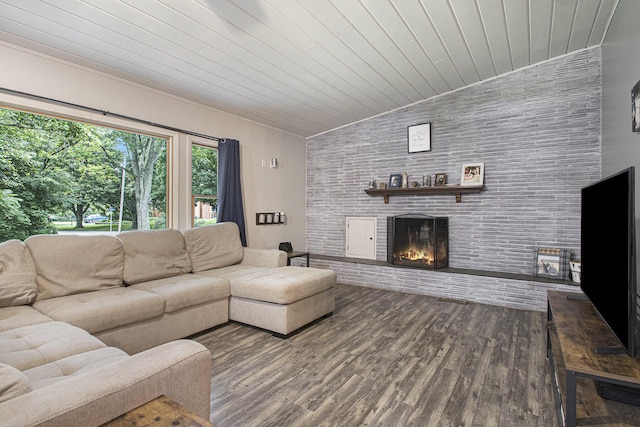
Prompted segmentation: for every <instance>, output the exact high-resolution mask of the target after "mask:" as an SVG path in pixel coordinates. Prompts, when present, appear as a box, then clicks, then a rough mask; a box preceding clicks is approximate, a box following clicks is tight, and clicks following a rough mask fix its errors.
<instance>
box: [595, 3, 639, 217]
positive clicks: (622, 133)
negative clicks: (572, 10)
mask: <svg viewBox="0 0 640 427" xmlns="http://www.w3.org/2000/svg"><path fill="white" fill-rule="evenodd" d="M638 17H640V2H639V1H630V0H626V1H625V0H623V1H620V3H619V4H618V7H617V9H616V12H615V15H614V17H613V20H612V22H611V25H610V26H609V30H608V32H607V35H606V38H605V41H604V44H603V46H602V176H603V177H605V176H608V175H611V174H613V173H615V172H617V171H619V170H621V169H624V168H627V167H629V166H636V168H637V169H638V170H637V171H636V175H640V133H633V132H631V88H632V87H633V86H634V85H635V84H636V83H637V82H638V80H640V54H639V52H638V47H639V46H640V24H639V22H638ZM636 179H638V177H636ZM636 191H640V185H637V184H636ZM639 194H640V193H636V200H640V197H638V196H639ZM636 213H637V214H638V213H640V209H638V208H637V207H636Z"/></svg>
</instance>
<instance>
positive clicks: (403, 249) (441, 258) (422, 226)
mask: <svg viewBox="0 0 640 427" xmlns="http://www.w3.org/2000/svg"><path fill="white" fill-rule="evenodd" d="M387 239H388V240H387V262H389V263H390V264H396V265H405V266H409V267H416V268H433V269H435V268H446V267H448V266H449V218H447V217H435V216H429V215H414V214H410V215H399V216H390V217H387Z"/></svg>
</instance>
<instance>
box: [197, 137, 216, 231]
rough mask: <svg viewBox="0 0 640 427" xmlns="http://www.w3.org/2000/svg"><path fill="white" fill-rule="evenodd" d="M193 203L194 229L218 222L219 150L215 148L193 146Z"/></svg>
mask: <svg viewBox="0 0 640 427" xmlns="http://www.w3.org/2000/svg"><path fill="white" fill-rule="evenodd" d="M191 202H192V206H193V224H192V226H193V227H202V226H203V225H210V224H214V223H215V222H216V219H217V216H218V212H217V209H218V150H217V149H216V148H215V147H210V146H206V145H200V144H193V145H192V146H191Z"/></svg>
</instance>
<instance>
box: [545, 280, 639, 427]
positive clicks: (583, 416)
mask: <svg viewBox="0 0 640 427" xmlns="http://www.w3.org/2000/svg"><path fill="white" fill-rule="evenodd" d="M579 295H580V294H576V293H571V292H560V291H548V292H547V304H548V311H547V357H549V359H550V361H551V362H552V363H551V366H552V373H553V375H554V379H555V385H556V390H555V391H556V398H557V403H558V416H559V421H560V425H562V422H563V421H564V424H565V425H566V426H575V425H581V424H582V425H590V426H600V425H607V426H629V425H640V407H638V406H634V405H629V404H625V403H621V402H617V401H614V400H608V399H603V398H602V397H600V396H599V395H598V393H597V389H596V384H602V385H609V384H610V385H614V386H616V385H617V386H623V387H627V388H630V389H633V391H635V389H640V359H639V358H638V357H636V358H632V357H629V356H628V355H627V354H601V353H595V352H594V351H593V349H594V348H602V347H612V346H616V345H619V344H618V343H617V340H616V338H615V336H614V335H613V333H612V332H611V331H610V330H609V328H608V327H607V326H606V325H605V323H604V322H603V321H602V319H600V317H599V316H598V315H597V313H596V312H595V309H594V308H593V306H592V305H591V303H590V302H589V301H587V300H586V299H580V298H578V299H576V298H575V296H579ZM568 297H569V298H568ZM594 380H595V381H594ZM563 413H564V417H563V416H562V414H563ZM563 418H564V420H563Z"/></svg>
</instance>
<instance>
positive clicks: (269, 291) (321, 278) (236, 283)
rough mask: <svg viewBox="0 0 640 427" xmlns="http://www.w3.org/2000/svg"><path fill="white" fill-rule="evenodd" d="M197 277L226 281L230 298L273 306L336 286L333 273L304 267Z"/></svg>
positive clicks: (234, 269) (229, 270)
mask: <svg viewBox="0 0 640 427" xmlns="http://www.w3.org/2000/svg"><path fill="white" fill-rule="evenodd" d="M198 274H203V275H205V274H206V275H211V276H215V277H221V278H225V279H228V280H229V282H230V284H231V296H234V297H241V298H247V299H252V300H258V301H266V302H272V303H276V304H291V303H292V302H295V301H299V300H301V299H303V298H307V297H310V296H312V295H315V294H318V293H320V292H322V291H325V290H327V289H329V288H332V287H333V286H335V284H336V273H335V272H334V271H332V270H323V269H319V268H308V267H275V268H268V267H250V266H244V265H233V266H230V267H224V268H219V269H216V270H210V271H205V272H201V273H198Z"/></svg>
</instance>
